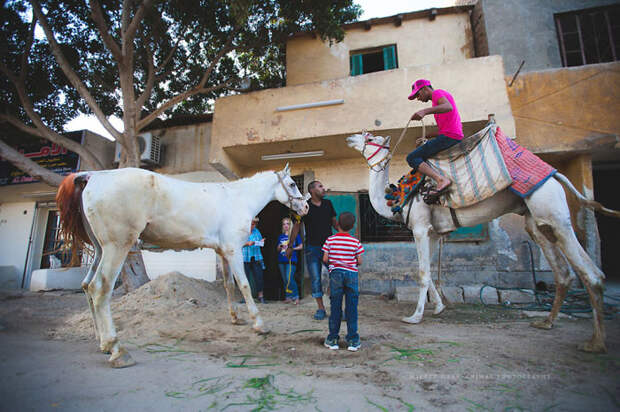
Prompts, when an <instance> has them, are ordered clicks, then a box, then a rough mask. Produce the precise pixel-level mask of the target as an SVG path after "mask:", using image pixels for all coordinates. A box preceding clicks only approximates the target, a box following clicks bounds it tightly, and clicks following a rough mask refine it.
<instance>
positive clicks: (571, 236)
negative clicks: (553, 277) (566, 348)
mask: <svg viewBox="0 0 620 412" xmlns="http://www.w3.org/2000/svg"><path fill="white" fill-rule="evenodd" d="M549 182H553V183H555V184H550V185H548V184H547V183H545V185H543V187H541V188H540V189H538V190H537V191H536V192H534V193H533V194H532V195H531V196H530V197H529V198H528V199H526V201H525V202H526V204H527V207H528V209H529V210H530V212H531V213H532V217H533V218H534V220H535V222H536V226H537V227H538V229H539V230H540V231H541V232H542V233H543V235H544V236H545V237H547V239H549V241H550V242H551V243H554V244H557V245H558V247H559V248H560V249H561V250H562V253H564V256H565V257H566V259H567V260H568V261H569V262H570V264H571V266H572V267H573V269H574V270H575V272H576V273H577V275H578V276H579V278H580V279H581V281H582V282H583V284H584V286H585V287H586V289H587V291H588V295H589V296H590V304H591V305H592V320H593V322H594V333H593V335H592V338H591V339H590V341H588V342H586V343H585V344H583V345H580V347H579V349H580V350H584V351H586V352H606V351H607V349H606V347H605V325H604V324H603V279H605V275H604V274H603V272H602V271H601V270H600V269H599V268H598V267H597V266H596V265H595V264H594V262H593V261H592V259H590V257H589V256H588V254H587V253H586V252H585V250H583V248H582V247H581V245H580V244H579V241H578V240H577V237H576V236H575V232H574V231H573V227H572V225H571V221H570V212H569V210H568V205H567V204H566V201H565V197H564V190H563V189H562V187H561V186H560V184H559V183H557V182H555V181H553V180H550V181H549ZM543 188H544V189H545V190H542V189H543Z"/></svg>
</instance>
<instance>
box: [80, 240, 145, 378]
mask: <svg viewBox="0 0 620 412" xmlns="http://www.w3.org/2000/svg"><path fill="white" fill-rule="evenodd" d="M135 241H136V239H131V240H129V241H128V242H127V243H125V245H124V246H121V247H119V246H118V245H117V244H116V243H107V244H104V245H102V252H103V253H102V256H101V263H100V264H99V265H98V267H97V269H96V271H95V273H94V276H93V279H92V280H91V282H90V284H89V285H88V291H89V292H90V295H91V297H92V300H93V309H94V312H95V318H96V319H97V320H98V329H99V334H100V348H101V350H102V351H103V352H110V353H111V354H112V355H111V356H110V359H109V362H110V365H111V366H112V367H116V368H122V367H126V366H131V365H133V364H135V362H134V361H133V359H131V356H129V353H127V351H126V350H125V349H124V348H122V347H121V346H120V343H119V341H118V338H117V336H116V329H115V327H114V321H113V320H112V314H111V312H110V298H111V296H112V291H113V288H114V283H115V282H116V278H117V277H118V274H119V272H120V271H121V267H122V265H123V262H124V261H125V258H126V257H127V253H129V250H130V249H131V246H132V245H133V244H134V243H135Z"/></svg>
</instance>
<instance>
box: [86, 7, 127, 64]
mask: <svg viewBox="0 0 620 412" xmlns="http://www.w3.org/2000/svg"><path fill="white" fill-rule="evenodd" d="M90 10H91V13H90V15H91V17H92V18H93V21H94V22H95V25H96V26H97V30H99V34H100V35H101V38H102V39H103V43H104V44H105V45H106V46H107V48H108V49H110V52H112V55H113V56H114V58H115V59H116V61H117V62H119V63H120V62H122V61H123V56H122V54H121V48H120V46H119V45H118V43H117V42H116V41H115V40H114V38H113V37H112V36H111V35H110V33H109V32H108V27H107V25H106V22H105V18H104V17H103V10H102V9H101V4H100V3H99V1H98V0H90Z"/></svg>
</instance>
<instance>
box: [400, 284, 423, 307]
mask: <svg viewBox="0 0 620 412" xmlns="http://www.w3.org/2000/svg"><path fill="white" fill-rule="evenodd" d="M395 289H396V293H395V296H396V301H397V302H399V303H401V302H407V303H418V296H419V295H420V288H419V287H418V286H396V288H395Z"/></svg>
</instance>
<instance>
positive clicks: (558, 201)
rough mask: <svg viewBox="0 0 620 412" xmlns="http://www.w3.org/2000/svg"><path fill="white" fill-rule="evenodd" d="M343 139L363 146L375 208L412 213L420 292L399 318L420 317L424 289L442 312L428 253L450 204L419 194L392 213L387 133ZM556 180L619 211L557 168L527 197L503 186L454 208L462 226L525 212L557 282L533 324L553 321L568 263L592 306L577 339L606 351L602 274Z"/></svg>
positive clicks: (568, 277) (444, 228)
mask: <svg viewBox="0 0 620 412" xmlns="http://www.w3.org/2000/svg"><path fill="white" fill-rule="evenodd" d="M347 144H348V145H349V147H352V148H354V149H356V150H358V151H359V152H361V153H362V155H363V156H364V158H365V159H366V161H367V163H368V165H369V166H370V167H369V169H370V184H369V197H370V201H371V203H372V206H373V208H374V209H375V210H376V211H377V213H379V214H380V215H381V216H383V217H385V218H387V219H391V220H394V221H398V222H401V223H404V219H403V216H407V215H409V216H410V218H409V229H411V231H412V232H413V237H414V239H415V245H416V248H417V252H418V261H419V274H418V276H419V281H420V294H419V297H418V304H417V307H416V310H415V312H414V313H413V314H412V315H411V316H409V317H406V318H403V319H402V321H403V322H407V323H419V322H421V321H422V316H423V315H424V304H425V302H426V295H427V292H428V294H429V297H430V299H431V301H433V303H435V310H434V313H435V314H439V313H441V312H442V311H443V310H444V308H445V306H444V304H443V303H442V301H441V297H440V296H439V293H438V292H437V289H436V288H435V285H434V284H433V282H432V280H431V256H432V252H433V248H434V247H435V246H436V244H437V241H438V237H439V235H441V234H445V233H449V232H451V231H454V230H456V229H457V226H456V225H455V223H454V220H453V218H452V216H451V212H450V209H449V208H446V207H442V206H438V205H427V204H426V203H424V201H423V200H422V198H421V196H419V195H417V196H415V197H414V199H413V200H412V201H411V202H410V203H409V204H408V205H407V206H406V207H404V208H403V211H402V214H394V213H392V211H391V209H390V208H389V207H388V206H387V204H386V201H385V197H384V196H385V188H386V187H387V186H388V184H389V182H388V176H389V173H388V172H389V161H390V156H389V137H388V138H384V137H381V136H373V135H370V134H364V135H361V134H356V135H353V136H349V137H347ZM379 159H381V160H379ZM559 182H561V183H562V184H564V185H565V186H566V187H567V188H568V189H569V190H570V191H571V192H573V193H574V194H575V196H577V198H578V199H579V200H580V202H581V203H584V204H586V206H588V207H593V208H596V209H597V210H599V211H601V212H603V213H607V214H610V215H612V216H615V217H618V216H619V215H620V213H618V212H615V211H611V210H609V209H605V208H603V207H602V206H601V205H600V204H599V203H597V202H594V201H592V200H588V199H585V198H584V197H583V196H582V195H581V194H580V193H579V192H577V190H576V189H575V188H574V187H573V186H572V184H571V183H570V181H569V180H568V179H567V178H566V177H565V176H563V175H561V174H559V173H558V174H556V175H555V179H549V180H547V181H546V182H545V183H544V184H543V185H541V186H540V188H538V189H537V190H536V191H535V192H534V193H533V194H532V195H530V196H529V197H527V198H526V199H521V198H520V197H518V196H517V195H515V194H513V193H512V192H511V191H510V190H508V189H505V190H503V191H501V192H498V193H496V194H495V195H494V196H492V197H490V198H488V199H486V200H483V201H482V202H480V203H477V204H475V205H473V206H470V207H464V208H459V209H455V210H454V213H455V214H456V218H457V219H458V222H459V223H460V224H461V225H462V226H474V225H477V224H480V223H484V222H489V221H491V220H493V219H495V218H497V217H500V216H502V215H504V214H507V213H517V214H519V215H524V216H525V225H526V226H525V229H526V230H527V232H528V233H529V234H530V236H531V237H532V239H533V240H534V241H535V242H536V243H537V244H538V245H539V246H540V247H541V249H542V251H543V253H544V255H545V257H546V258H547V261H548V262H549V265H551V268H552V269H553V273H554V276H555V283H556V295H555V300H554V302H553V307H552V309H551V312H550V313H549V316H548V318H547V319H545V320H543V321H539V322H533V323H532V326H534V327H537V328H540V329H551V327H552V326H553V321H554V320H555V318H556V316H557V314H558V311H559V310H560V308H561V306H562V302H563V301H564V298H565V297H566V292H567V290H568V288H569V286H570V283H571V281H572V280H573V278H574V275H573V274H572V273H571V271H570V269H569V264H570V265H571V266H572V267H573V269H574V270H575V272H576V273H577V275H578V276H579V277H580V279H581V281H582V282H583V284H584V285H585V287H586V289H587V290H588V294H589V296H590V303H591V304H592V311H593V320H594V334H593V336H592V339H591V340H590V341H588V342H586V343H585V344H583V345H580V349H581V350H584V351H587V352H605V351H606V347H605V329H604V325H603V307H602V305H603V297H602V290H603V279H604V278H605V275H604V274H603V272H602V271H601V270H600V269H599V268H598V267H597V266H596V265H595V264H594V262H592V260H591V259H590V257H589V256H588V254H587V253H586V252H585V251H584V250H583V248H582V247H581V245H580V244H579V242H578V241H577V237H576V236H575V233H574V232H573V228H572V225H571V219H570V211H569V209H568V205H567V203H566V197H565V194H564V190H563V189H562V186H561V185H560V183H559ZM567 261H568V262H567Z"/></svg>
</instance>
